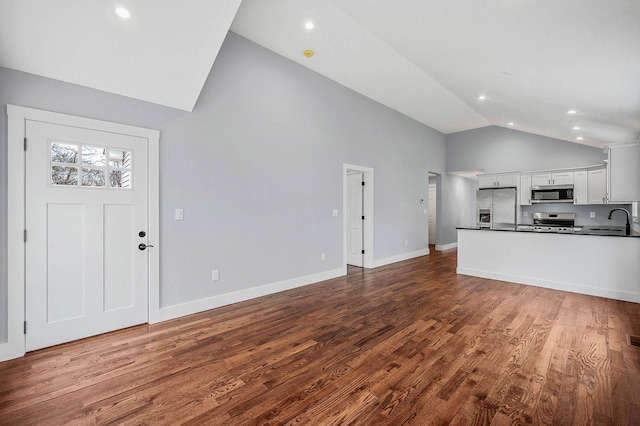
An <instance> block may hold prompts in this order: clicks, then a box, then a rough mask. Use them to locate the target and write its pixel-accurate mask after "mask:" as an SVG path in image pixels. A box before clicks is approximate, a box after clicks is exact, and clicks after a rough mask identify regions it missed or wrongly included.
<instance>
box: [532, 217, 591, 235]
mask: <svg viewBox="0 0 640 426" xmlns="http://www.w3.org/2000/svg"><path fill="white" fill-rule="evenodd" d="M575 222H576V214H575V213H534V214H533V225H531V227H530V228H529V229H531V230H533V231H537V232H566V233H572V232H577V231H580V230H581V229H582V228H578V227H576V226H575Z"/></svg>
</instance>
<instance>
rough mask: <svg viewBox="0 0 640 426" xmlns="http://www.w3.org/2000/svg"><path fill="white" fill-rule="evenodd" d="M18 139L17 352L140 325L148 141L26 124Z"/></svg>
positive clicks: (142, 315) (145, 276) (145, 314)
mask: <svg viewBox="0 0 640 426" xmlns="http://www.w3.org/2000/svg"><path fill="white" fill-rule="evenodd" d="M26 135H27V142H28V149H27V152H26V175H25V179H26V185H25V187H26V188H25V190H26V206H25V207H26V217H25V223H26V230H27V236H26V238H27V242H26V245H25V246H26V251H25V256H26V276H25V282H26V289H25V295H26V301H25V302H26V303H25V305H26V306H25V307H26V321H27V334H26V349H27V350H34V349H38V348H42V347H47V346H52V345H56V344H59V343H63V342H67V341H71V340H76V339H80V338H84V337H88V336H93V335H96V334H100V333H104V332H107V331H112V330H117V329H121V328H125V327H129V326H132V325H136V324H141V323H145V322H147V320H148V312H147V310H148V295H147V293H148V287H147V286H148V252H149V250H150V249H146V250H140V248H139V247H138V246H139V244H141V243H142V244H144V243H146V242H147V241H148V237H147V236H146V234H147V233H148V232H149V230H148V208H149V207H148V185H147V179H148V170H147V167H148V164H147V160H148V155H147V153H148V149H149V147H148V140H147V139H146V138H142V137H137V136H129V135H123V134H118V133H110V132H107V131H99V130H90V129H84V128H80V127H71V126H65V125H60V124H52V123H45V122H40V121H31V120H28V121H26ZM151 250H153V249H151Z"/></svg>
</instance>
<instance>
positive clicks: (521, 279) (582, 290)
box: [456, 267, 640, 303]
mask: <svg viewBox="0 0 640 426" xmlns="http://www.w3.org/2000/svg"><path fill="white" fill-rule="evenodd" d="M456 273H458V274H462V275H470V276H473V277H480V278H487V279H490V280H498V281H508V282H512V283H516V284H525V285H532V286H536V287H543V288H550V289H552V290H561V291H568V292H570V293H579V294H588V295H590V296H598V297H606V298H608V299H616V300H624V301H627V302H634V303H640V293H631V292H628V291H619V290H611V289H604V288H597V287H589V286H585V285H576V284H572V283H566V282H561V281H551V280H541V279H537V278H532V277H526V276H519V275H509V274H500V273H495V272H489V271H483V270H480V269H474V268H461V267H458V268H457V269H456Z"/></svg>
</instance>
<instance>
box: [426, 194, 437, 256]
mask: <svg viewBox="0 0 640 426" xmlns="http://www.w3.org/2000/svg"><path fill="white" fill-rule="evenodd" d="M436 194H437V192H436V185H435V184H433V183H432V184H429V198H428V203H429V205H428V207H427V213H428V214H429V244H431V245H435V243H436V206H437V204H436Z"/></svg>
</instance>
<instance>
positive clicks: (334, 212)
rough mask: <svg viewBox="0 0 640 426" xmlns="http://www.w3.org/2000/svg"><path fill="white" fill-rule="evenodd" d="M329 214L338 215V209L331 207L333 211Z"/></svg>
mask: <svg viewBox="0 0 640 426" xmlns="http://www.w3.org/2000/svg"><path fill="white" fill-rule="evenodd" d="M331 215H332V216H333V217H338V209H333V211H332V212H331Z"/></svg>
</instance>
